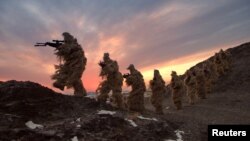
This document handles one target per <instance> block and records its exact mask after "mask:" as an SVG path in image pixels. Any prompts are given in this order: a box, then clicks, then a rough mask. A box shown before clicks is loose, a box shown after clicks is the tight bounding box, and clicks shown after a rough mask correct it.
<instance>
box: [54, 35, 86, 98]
mask: <svg viewBox="0 0 250 141" xmlns="http://www.w3.org/2000/svg"><path fill="white" fill-rule="evenodd" d="M62 35H63V37H64V43H63V44H62V45H60V46H59V47H57V48H56V52H55V54H56V55H57V57H58V58H59V59H60V61H62V62H63V63H62V64H60V65H55V69H56V72H55V74H54V75H52V77H51V78H52V79H53V80H55V82H54V83H53V86H54V87H56V88H58V89H60V90H64V87H65V86H66V87H67V88H73V89H74V95H76V96H85V95H86V90H85V88H84V87H83V84H82V80H81V77H82V73H83V71H84V70H85V66H86V63H87V58H86V57H85V55H84V51H83V49H82V47H81V45H79V44H78V42H77V40H76V39H75V38H74V37H73V36H72V35H71V34H69V33H68V32H64V33H63V34H62Z"/></svg>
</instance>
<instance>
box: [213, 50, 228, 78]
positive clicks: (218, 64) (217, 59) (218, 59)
mask: <svg viewBox="0 0 250 141" xmlns="http://www.w3.org/2000/svg"><path fill="white" fill-rule="evenodd" d="M212 59H213V61H214V63H215V64H216V68H217V72H218V74H219V76H221V75H224V74H225V69H224V67H223V62H222V60H221V57H220V55H219V53H216V54H215V55H214V56H213V58H212Z"/></svg>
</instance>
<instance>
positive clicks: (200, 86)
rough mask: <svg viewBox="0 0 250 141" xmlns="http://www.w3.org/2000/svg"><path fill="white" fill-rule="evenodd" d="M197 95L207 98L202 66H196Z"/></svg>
mask: <svg viewBox="0 0 250 141" xmlns="http://www.w3.org/2000/svg"><path fill="white" fill-rule="evenodd" d="M195 71H196V95H197V96H198V97H199V98H200V99H206V80H205V76H204V72H203V71H202V69H201V68H196V70H195Z"/></svg>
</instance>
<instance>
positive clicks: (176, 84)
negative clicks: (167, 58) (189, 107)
mask: <svg viewBox="0 0 250 141" xmlns="http://www.w3.org/2000/svg"><path fill="white" fill-rule="evenodd" d="M171 76H172V79H171V82H170V86H171V88H172V96H173V97H172V98H173V101H174V104H175V107H176V108H177V110H180V109H181V108H182V93H183V82H182V80H181V79H180V77H179V76H178V75H177V73H176V72H175V71H172V74H171Z"/></svg>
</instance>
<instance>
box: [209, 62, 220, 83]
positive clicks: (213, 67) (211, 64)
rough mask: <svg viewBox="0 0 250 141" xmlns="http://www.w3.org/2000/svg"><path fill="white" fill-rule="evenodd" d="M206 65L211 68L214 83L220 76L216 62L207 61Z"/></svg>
mask: <svg viewBox="0 0 250 141" xmlns="http://www.w3.org/2000/svg"><path fill="white" fill-rule="evenodd" d="M206 65H207V67H208V68H209V70H210V73H211V83H212V84H213V85H214V84H215V82H216V81H217V80H218V77H219V73H218V70H217V66H216V64H215V62H214V61H212V60H208V61H206Z"/></svg>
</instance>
